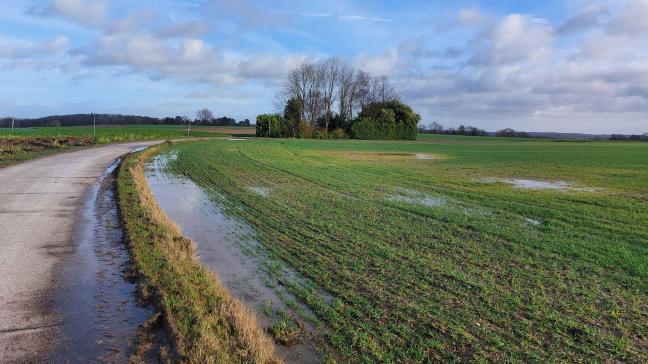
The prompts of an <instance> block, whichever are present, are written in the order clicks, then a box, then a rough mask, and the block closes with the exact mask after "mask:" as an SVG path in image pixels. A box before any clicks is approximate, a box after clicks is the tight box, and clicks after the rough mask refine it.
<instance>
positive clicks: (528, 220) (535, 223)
mask: <svg viewBox="0 0 648 364" xmlns="http://www.w3.org/2000/svg"><path fill="white" fill-rule="evenodd" d="M524 220H525V221H526V222H528V223H529V224H531V225H535V226H538V225H540V224H542V222H541V221H540V220H536V219H532V218H529V217H527V218H525V219H524Z"/></svg>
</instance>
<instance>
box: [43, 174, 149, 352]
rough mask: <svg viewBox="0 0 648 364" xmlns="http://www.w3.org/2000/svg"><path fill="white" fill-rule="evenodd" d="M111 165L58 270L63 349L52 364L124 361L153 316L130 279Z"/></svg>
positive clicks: (88, 200) (93, 192) (92, 190)
mask: <svg viewBox="0 0 648 364" xmlns="http://www.w3.org/2000/svg"><path fill="white" fill-rule="evenodd" d="M118 165H119V161H116V162H115V163H113V164H112V165H111V166H110V167H109V168H108V169H107V170H106V171H105V173H104V174H103V175H102V176H101V177H100V178H99V180H98V181H97V182H96V183H95V184H94V185H92V186H91V188H90V192H89V194H88V196H87V198H86V200H85V203H84V206H83V209H82V216H81V217H80V223H79V225H78V226H79V227H78V230H77V233H76V236H77V240H76V244H75V246H76V249H75V251H74V253H73V254H71V255H70V256H69V257H67V258H65V260H64V261H63V263H62V264H61V265H60V266H59V267H58V272H57V275H58V277H59V279H58V280H59V281H60V282H62V283H61V286H60V287H59V289H58V292H60V293H59V294H58V295H57V297H56V302H55V307H56V310H57V311H58V312H60V313H61V315H62V326H61V331H62V336H63V337H62V338H61V340H62V345H61V349H60V350H58V352H55V353H52V357H51V358H49V359H50V360H51V361H53V362H110V363H114V362H126V361H127V360H128V357H129V356H130V354H131V352H132V350H133V343H134V339H135V334H136V331H137V328H138V326H139V325H140V324H142V323H143V322H144V321H145V320H146V319H147V318H148V317H149V316H151V314H152V313H153V309H152V308H148V307H144V306H142V305H140V304H139V303H138V301H137V298H136V293H135V290H136V287H135V285H134V284H133V283H130V282H128V281H127V279H126V276H125V271H126V270H128V268H129V267H130V256H129V252H128V247H127V246H126V244H125V242H124V238H123V231H122V228H121V223H120V219H119V214H118V209H117V201H116V186H115V176H114V174H115V169H116V168H117V166H118Z"/></svg>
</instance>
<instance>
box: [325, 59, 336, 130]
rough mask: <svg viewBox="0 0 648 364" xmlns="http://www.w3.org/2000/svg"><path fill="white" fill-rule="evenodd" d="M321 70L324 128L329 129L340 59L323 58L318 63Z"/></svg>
mask: <svg viewBox="0 0 648 364" xmlns="http://www.w3.org/2000/svg"><path fill="white" fill-rule="evenodd" d="M320 68H321V72H322V81H323V84H322V102H323V106H324V110H323V111H324V125H325V128H326V130H328V129H329V123H330V121H331V109H332V108H333V103H334V102H335V100H336V97H337V95H336V93H335V87H336V86H337V84H338V79H339V77H340V60H339V59H337V58H335V57H333V58H329V59H327V60H325V61H324V62H322V63H321V64H320Z"/></svg>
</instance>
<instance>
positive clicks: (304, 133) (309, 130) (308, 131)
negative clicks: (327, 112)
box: [297, 121, 314, 138]
mask: <svg viewBox="0 0 648 364" xmlns="http://www.w3.org/2000/svg"><path fill="white" fill-rule="evenodd" d="M313 134H314V130H313V127H312V126H311V125H310V124H308V123H305V122H303V121H300V122H299V124H297V138H312V137H313Z"/></svg>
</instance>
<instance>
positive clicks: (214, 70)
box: [0, 0, 648, 133]
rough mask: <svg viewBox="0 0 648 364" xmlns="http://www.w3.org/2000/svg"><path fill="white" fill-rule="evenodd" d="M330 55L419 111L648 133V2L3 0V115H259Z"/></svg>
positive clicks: (456, 120) (543, 126) (471, 119)
mask: <svg viewBox="0 0 648 364" xmlns="http://www.w3.org/2000/svg"><path fill="white" fill-rule="evenodd" d="M328 56H338V57H340V58H344V59H346V60H348V61H349V62H350V63H352V64H354V65H355V66H356V67H357V68H360V69H364V70H366V71H369V72H371V73H374V74H386V75H389V76H390V77H391V79H392V82H393V84H394V85H395V86H396V88H397V90H398V92H399V93H400V95H401V96H402V98H403V100H404V101H405V102H407V103H409V104H411V105H412V106H413V107H414V108H415V110H416V111H418V112H419V113H420V114H421V115H422V116H423V122H424V123H426V124H428V123H431V122H432V121H438V122H440V123H442V124H443V125H445V126H458V125H459V124H470V125H475V126H478V127H481V128H484V129H487V130H495V129H499V128H503V127H513V128H515V129H521V130H529V131H563V132H579V131H580V132H594V133H599V132H622V133H639V132H641V133H644V132H648V0H624V1H614V0H610V1H596V0H594V1H584V0H560V1H550V0H547V1H515V0H501V1H493V0H491V1H482V2H480V1H462V0H458V1H450V0H448V1H431V0H398V1H383V2H380V3H379V2H377V1H371V0H360V1H351V0H313V1H281V0H275V1H246V0H225V1H215V0H214V1H210V0H137V1H134V0H132V1H129V0H2V10H1V11H0V83H1V84H2V87H1V89H0V116H9V115H15V116H17V117H37V116H44V115H49V114H66V113H86V112H100V113H129V114H142V115H150V116H175V115H185V116H191V117H193V116H194V115H195V111H196V110H197V109H198V108H202V107H208V108H210V109H212V110H213V111H214V113H215V114H216V115H219V116H220V115H228V116H233V117H235V118H237V119H244V118H249V119H254V117H255V116H256V115H257V114H258V113H261V112H266V111H272V110H273V100H274V94H275V92H276V91H277V90H278V88H279V87H280V86H281V83H282V81H283V78H284V75H285V74H286V72H287V70H289V69H290V68H291V66H293V65H294V64H295V63H297V62H298V61H299V60H301V59H312V60H317V59H322V58H325V57H328Z"/></svg>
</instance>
